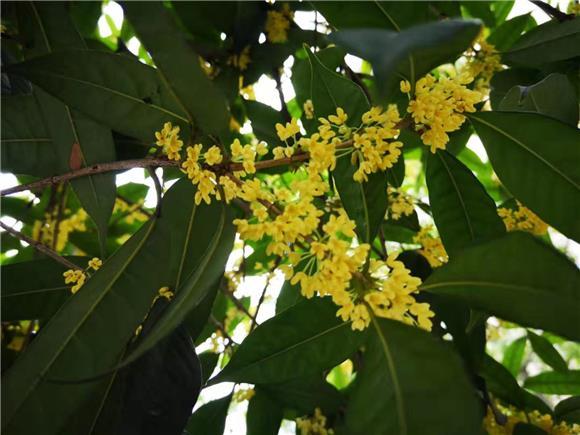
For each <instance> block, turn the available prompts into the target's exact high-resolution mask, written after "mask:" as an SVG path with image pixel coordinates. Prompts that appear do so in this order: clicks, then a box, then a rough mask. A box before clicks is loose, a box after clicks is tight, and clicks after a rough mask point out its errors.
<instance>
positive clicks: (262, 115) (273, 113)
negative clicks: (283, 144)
mask: <svg viewBox="0 0 580 435" xmlns="http://www.w3.org/2000/svg"><path fill="white" fill-rule="evenodd" d="M244 107H245V108H246V113H247V115H248V118H250V121H251V123H252V131H253V132H254V134H255V135H256V137H257V138H258V139H259V140H263V141H266V142H267V143H268V144H270V146H273V145H274V144H277V143H279V142H280V139H279V138H278V135H277V134H276V127H275V126H276V124H277V123H282V124H283V123H284V118H283V116H282V113H281V112H278V111H277V110H274V109H272V108H271V107H270V106H268V105H266V104H263V103H259V102H258V101H244Z"/></svg>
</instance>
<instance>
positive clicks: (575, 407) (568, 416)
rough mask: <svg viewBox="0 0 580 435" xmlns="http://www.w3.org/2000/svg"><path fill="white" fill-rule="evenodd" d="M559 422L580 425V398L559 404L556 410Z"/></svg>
mask: <svg viewBox="0 0 580 435" xmlns="http://www.w3.org/2000/svg"><path fill="white" fill-rule="evenodd" d="M554 416H555V419H556V421H557V422H560V421H566V422H568V423H580V396H572V397H568V398H567V399H564V400H562V401H561V402H559V403H558V404H557V405H556V407H555V408H554Z"/></svg>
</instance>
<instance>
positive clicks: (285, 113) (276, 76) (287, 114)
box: [272, 68, 292, 122]
mask: <svg viewBox="0 0 580 435" xmlns="http://www.w3.org/2000/svg"><path fill="white" fill-rule="evenodd" d="M272 76H274V80H275V81H276V90H277V91H278V97H279V98H280V104H281V105H282V116H283V117H284V121H286V122H290V121H292V117H291V116H290V112H288V107H286V101H285V100H284V92H283V91H282V81H281V80H280V72H279V71H278V68H274V69H273V70H272Z"/></svg>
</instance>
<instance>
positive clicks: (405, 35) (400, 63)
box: [330, 19, 481, 97]
mask: <svg viewBox="0 0 580 435" xmlns="http://www.w3.org/2000/svg"><path fill="white" fill-rule="evenodd" d="M480 29H481V23H480V22H479V21H478V20H454V19H449V20H444V21H438V22H435V23H428V24H422V25H419V26H415V27H411V28H409V29H407V30H403V31H401V32H392V31H388V30H378V29H357V30H345V31H342V32H338V33H333V34H332V35H331V36H330V39H331V40H333V41H334V42H336V43H337V44H339V45H341V46H343V47H344V48H346V49H347V50H348V51H349V52H351V53H352V54H355V55H356V56H359V57H362V58H364V59H367V60H369V61H370V62H371V64H372V65H373V71H374V73H375V75H376V78H377V84H378V86H379V89H380V90H381V92H382V96H383V97H387V96H392V95H393V94H395V95H396V92H398V91H397V90H395V87H396V85H397V83H398V80H400V78H401V77H403V78H406V79H408V80H409V81H410V82H411V84H412V85H414V83H415V82H416V81H417V80H418V79H419V78H421V77H422V76H424V75H425V74H427V73H428V72H429V71H431V70H432V69H433V68H435V67H436V66H438V65H441V64H443V63H447V62H451V61H453V60H455V58H457V56H459V55H460V54H461V53H463V52H464V51H465V49H466V48H468V47H469V46H470V45H471V43H472V42H473V40H474V39H475V38H476V36H477V35H478V33H479V31H480ZM385 47H389V49H388V50H385Z"/></svg>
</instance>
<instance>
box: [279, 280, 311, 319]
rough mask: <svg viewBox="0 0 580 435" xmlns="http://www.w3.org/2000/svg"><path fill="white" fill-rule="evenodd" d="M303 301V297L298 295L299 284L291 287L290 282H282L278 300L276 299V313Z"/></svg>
mask: <svg viewBox="0 0 580 435" xmlns="http://www.w3.org/2000/svg"><path fill="white" fill-rule="evenodd" d="M304 300H305V298H304V296H302V294H301V293H300V284H295V285H292V284H290V281H284V284H283V285H282V288H281V289H280V294H279V295H278V299H276V313H281V312H282V311H284V310H286V309H287V308H290V307H292V306H294V305H296V304H297V303H299V302H302V301H304Z"/></svg>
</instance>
